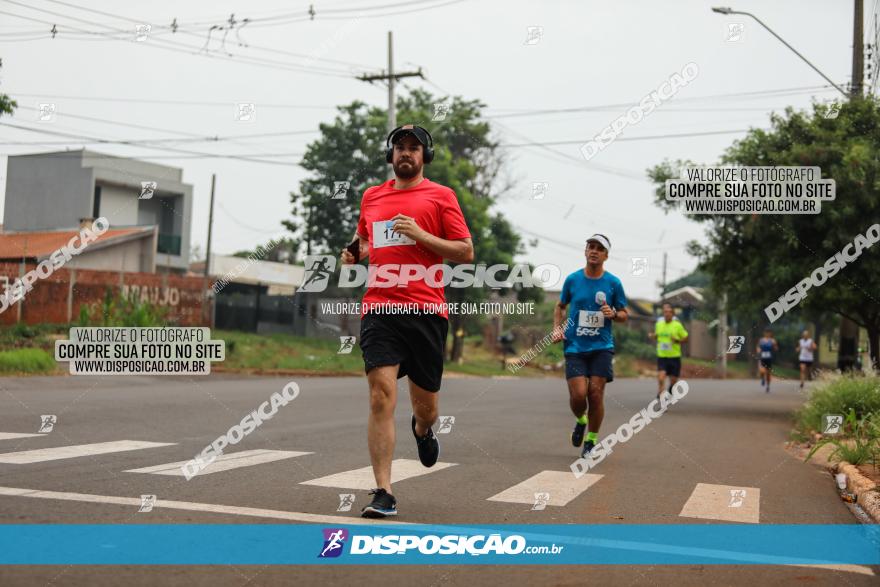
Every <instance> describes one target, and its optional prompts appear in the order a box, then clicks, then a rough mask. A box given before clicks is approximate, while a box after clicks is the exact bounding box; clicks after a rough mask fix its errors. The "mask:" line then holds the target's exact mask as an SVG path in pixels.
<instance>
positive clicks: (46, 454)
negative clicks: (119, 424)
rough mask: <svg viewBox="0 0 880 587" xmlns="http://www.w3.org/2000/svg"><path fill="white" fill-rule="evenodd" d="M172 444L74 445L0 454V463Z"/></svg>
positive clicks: (34, 461)
mask: <svg viewBox="0 0 880 587" xmlns="http://www.w3.org/2000/svg"><path fill="white" fill-rule="evenodd" d="M174 444H176V443H174V442H146V441H142V440H114V441H111V442H96V443H94V444H76V445H72V446H56V447H53V448H40V449H35V450H24V451H19V452H8V453H3V454H0V463H7V464H12V465H25V464H30V463H41V462H43V461H57V460H59V459H72V458H76V457H85V456H94V455H102V454H108V453H114V452H124V451H128V450H141V449H145V448H156V447H159V446H173V445H174Z"/></svg>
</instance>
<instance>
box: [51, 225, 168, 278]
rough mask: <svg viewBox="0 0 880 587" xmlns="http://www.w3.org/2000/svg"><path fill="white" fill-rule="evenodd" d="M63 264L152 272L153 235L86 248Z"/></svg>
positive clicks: (103, 269) (153, 260) (74, 266)
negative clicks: (99, 247) (100, 246)
mask: <svg viewBox="0 0 880 587" xmlns="http://www.w3.org/2000/svg"><path fill="white" fill-rule="evenodd" d="M64 266H65V267H68V268H70V269H94V270H97V271H125V272H128V273H153V272H154V271H155V270H156V239H155V235H154V234H149V235H147V236H144V237H142V238H138V239H134V240H131V241H128V242H124V243H120V244H118V245H113V246H112V247H104V248H103V249H89V248H86V250H85V251H83V252H82V253H80V254H79V255H77V256H76V257H73V258H71V260H70V262H69V263H65V265H64Z"/></svg>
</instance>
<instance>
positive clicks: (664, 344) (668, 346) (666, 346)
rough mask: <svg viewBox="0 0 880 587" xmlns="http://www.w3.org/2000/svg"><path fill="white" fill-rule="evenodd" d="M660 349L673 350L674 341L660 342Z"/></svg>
mask: <svg viewBox="0 0 880 587" xmlns="http://www.w3.org/2000/svg"><path fill="white" fill-rule="evenodd" d="M660 350H661V351H671V350H672V343H671V342H661V343H660Z"/></svg>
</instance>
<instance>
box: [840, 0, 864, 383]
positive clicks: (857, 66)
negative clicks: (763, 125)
mask: <svg viewBox="0 0 880 587" xmlns="http://www.w3.org/2000/svg"><path fill="white" fill-rule="evenodd" d="M863 20H864V13H863V5H862V0H854V4H853V50H852V83H851V84H850V99H851V100H855V99H858V98H861V97H862V79H863V76H864V67H865V55H864V46H863V44H862V21H863ZM858 355H859V326H858V324H856V323H855V322H853V321H852V320H850V319H849V318H847V317H845V316H841V317H840V341H839V343H838V346H837V368H838V369H840V370H841V371H847V370H850V369H852V368H854V367H855V365H856V360H857V359H858Z"/></svg>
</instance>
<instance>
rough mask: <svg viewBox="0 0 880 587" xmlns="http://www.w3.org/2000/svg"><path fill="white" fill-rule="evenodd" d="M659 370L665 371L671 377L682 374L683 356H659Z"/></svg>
mask: <svg viewBox="0 0 880 587" xmlns="http://www.w3.org/2000/svg"><path fill="white" fill-rule="evenodd" d="M657 370H658V371H665V372H666V374H667V375H669V376H670V377H678V376H679V375H681V357H657Z"/></svg>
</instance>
